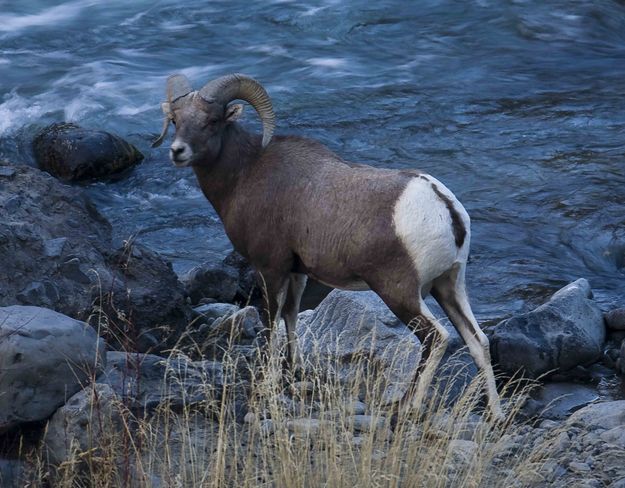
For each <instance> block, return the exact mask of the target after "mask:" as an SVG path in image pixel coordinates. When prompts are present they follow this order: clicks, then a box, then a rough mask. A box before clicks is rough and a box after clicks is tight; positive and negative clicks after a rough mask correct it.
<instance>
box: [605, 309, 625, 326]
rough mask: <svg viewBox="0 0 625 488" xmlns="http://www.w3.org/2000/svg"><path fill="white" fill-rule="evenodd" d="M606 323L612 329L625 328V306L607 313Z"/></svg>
mask: <svg viewBox="0 0 625 488" xmlns="http://www.w3.org/2000/svg"><path fill="white" fill-rule="evenodd" d="M605 324H606V326H607V327H608V329H611V330H625V308H616V309H614V310H610V311H609V312H608V313H606V314H605Z"/></svg>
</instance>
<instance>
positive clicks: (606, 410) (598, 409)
mask: <svg viewBox="0 0 625 488" xmlns="http://www.w3.org/2000/svg"><path fill="white" fill-rule="evenodd" d="M567 423H568V424H569V425H577V426H580V427H582V428H583V429H584V430H586V431H592V430H596V429H602V430H609V429H614V428H615V427H620V426H623V425H625V400H617V401H613V402H604V403H595V404H593V405H588V406H587V407H584V408H582V409H581V410H578V411H577V412H575V413H574V414H573V415H571V417H570V418H569V419H568V421H567Z"/></svg>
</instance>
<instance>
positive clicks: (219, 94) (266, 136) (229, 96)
mask: <svg viewBox="0 0 625 488" xmlns="http://www.w3.org/2000/svg"><path fill="white" fill-rule="evenodd" d="M200 96H201V97H202V98H203V99H204V100H206V101H207V102H218V103H221V104H222V105H223V106H224V107H225V106H226V105H227V104H228V103H229V102H231V101H232V100H237V99H239V100H245V101H246V102H248V103H249V104H250V105H252V107H254V110H256V112H257V113H258V115H259V117H260V120H261V121H262V123H263V147H267V144H269V141H271V136H272V135H273V131H274V129H275V127H276V116H275V115H274V113H273V108H272V106H271V99H270V98H269V95H268V94H267V92H266V91H265V89H264V88H263V87H262V85H261V84H260V83H259V82H258V81H256V80H255V79H253V78H250V77H249V76H245V75H241V74H238V73H236V74H232V75H226V76H222V77H221V78H217V79H216V80H213V81H210V82H208V83H207V84H206V85H204V87H203V88H202V89H201V90H200Z"/></svg>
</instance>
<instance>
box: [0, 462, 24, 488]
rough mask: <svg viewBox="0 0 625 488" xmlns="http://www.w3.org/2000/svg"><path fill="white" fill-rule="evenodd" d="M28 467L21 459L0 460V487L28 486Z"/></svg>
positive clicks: (19, 487) (17, 487) (18, 487)
mask: <svg viewBox="0 0 625 488" xmlns="http://www.w3.org/2000/svg"><path fill="white" fill-rule="evenodd" d="M25 470H26V465H25V463H24V461H21V460H19V459H2V458H0V486H2V488H23V487H24V486H28V483H27V481H26V479H25V476H24V471H25Z"/></svg>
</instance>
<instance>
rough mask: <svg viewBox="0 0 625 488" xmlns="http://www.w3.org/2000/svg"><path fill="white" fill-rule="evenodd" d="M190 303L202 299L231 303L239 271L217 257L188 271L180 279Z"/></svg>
mask: <svg viewBox="0 0 625 488" xmlns="http://www.w3.org/2000/svg"><path fill="white" fill-rule="evenodd" d="M181 281H182V282H183V283H184V285H185V288H186V292H187V294H188V295H189V297H190V298H191V302H192V303H198V302H199V301H200V300H202V299H203V298H214V299H215V300H217V301H218V302H231V301H232V300H233V299H234V296H235V295H236V293H237V289H238V285H239V271H238V270H237V269H236V268H234V267H233V266H230V265H228V264H226V263H224V262H223V261H222V260H221V259H220V258H219V257H218V256H215V257H214V258H213V259H211V260H209V261H205V262H204V263H202V264H200V265H198V266H196V267H194V268H192V269H190V270H189V271H188V272H187V273H186V274H185V275H184V276H182V277H181Z"/></svg>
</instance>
